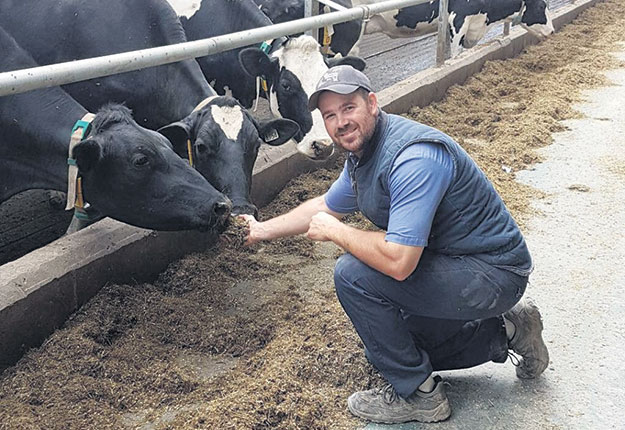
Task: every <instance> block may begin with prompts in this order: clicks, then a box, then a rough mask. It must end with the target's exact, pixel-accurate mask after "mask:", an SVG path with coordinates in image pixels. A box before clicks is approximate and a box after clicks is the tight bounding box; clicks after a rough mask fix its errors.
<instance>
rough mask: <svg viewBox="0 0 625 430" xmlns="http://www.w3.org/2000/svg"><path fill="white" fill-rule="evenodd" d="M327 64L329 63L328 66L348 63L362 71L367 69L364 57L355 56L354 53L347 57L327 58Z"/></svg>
mask: <svg viewBox="0 0 625 430" xmlns="http://www.w3.org/2000/svg"><path fill="white" fill-rule="evenodd" d="M326 64H327V65H328V67H334V66H340V65H341V64H346V65H348V66H352V67H353V68H354V69H356V70H360V71H361V72H362V71H363V70H365V67H367V63H366V62H365V60H364V59H362V58H360V57H355V56H353V55H348V56H347V57H334V58H326Z"/></svg>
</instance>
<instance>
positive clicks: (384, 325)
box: [245, 66, 549, 423]
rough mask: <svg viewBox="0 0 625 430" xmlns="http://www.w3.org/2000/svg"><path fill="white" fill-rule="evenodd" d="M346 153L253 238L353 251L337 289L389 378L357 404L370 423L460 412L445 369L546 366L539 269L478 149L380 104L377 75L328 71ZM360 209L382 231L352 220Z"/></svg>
mask: <svg viewBox="0 0 625 430" xmlns="http://www.w3.org/2000/svg"><path fill="white" fill-rule="evenodd" d="M309 108H310V110H314V109H317V108H318V109H319V110H320V111H321V115H322V117H323V120H324V122H325V127H326V129H327V131H328V133H329V135H330V137H331V138H332V140H333V141H334V143H335V144H336V145H338V146H340V147H341V148H343V149H344V150H346V151H347V152H348V157H347V161H346V163H345V167H344V169H343V172H342V173H341V175H340V177H339V178H338V180H337V181H336V182H334V184H332V186H331V187H330V189H329V190H328V191H327V192H326V193H325V194H324V195H322V196H319V197H316V198H313V199H311V200H308V201H306V202H304V203H303V204H301V205H300V206H298V207H297V208H295V209H293V210H292V211H290V212H288V213H286V214H284V215H280V216H278V217H276V218H273V219H270V220H267V221H265V222H257V221H256V220H255V219H254V218H253V217H251V216H245V219H247V221H248V222H249V235H248V238H247V243H248V244H251V243H255V242H258V241H262V240H270V239H275V238H278V237H283V236H289V235H295V234H301V233H306V234H307V236H308V237H309V238H310V239H312V240H317V241H328V240H330V241H332V242H334V243H336V244H337V245H338V246H340V247H341V248H343V249H344V250H345V251H346V254H344V255H343V256H341V257H340V258H339V259H338V261H337V263H336V268H335V271H334V282H335V286H336V293H337V296H338V298H339V300H340V302H341V305H342V306H343V308H344V310H345V312H346V313H347V315H348V316H349V318H350V319H351V321H352V323H353V325H354V327H355V329H356V331H357V332H358V335H359V336H360V338H361V339H362V342H363V343H364V345H365V354H366V355H367V358H368V359H369V361H370V362H371V363H372V364H373V365H374V366H375V367H376V368H377V369H378V370H379V371H380V373H381V374H382V375H383V376H384V377H385V378H386V380H387V381H388V382H389V384H388V385H387V386H385V387H382V388H379V389H374V390H368V391H361V392H357V393H354V394H352V395H351V396H350V397H349V399H348V407H349V410H350V411H351V412H352V413H353V414H355V415H357V416H359V417H361V418H364V419H367V420H370V421H375V422H384V423H401V422H406V421H420V422H436V421H442V420H445V419H446V418H448V417H449V416H450V414H451V409H450V406H449V402H448V399H447V396H446V394H445V390H444V386H443V384H442V381H441V378H440V377H439V376H434V375H433V372H435V371H439V370H450V369H463V368H468V367H472V366H476V365H479V364H481V363H486V362H489V361H494V362H498V363H502V362H504V361H506V359H507V357H508V354H509V350H512V351H513V352H515V353H517V354H519V355H520V356H521V360H520V363H519V365H518V367H517V369H516V373H517V376H518V377H520V378H535V377H537V376H538V375H540V374H541V373H542V372H543V371H544V370H545V368H546V367H547V365H548V363H549V354H548V351H547V347H546V346H545V343H544V342H543V339H542V334H541V333H542V328H543V327H542V320H541V315H540V313H539V311H538V308H537V307H536V306H535V305H534V304H533V303H532V302H531V301H530V300H528V299H525V298H522V296H523V293H524V292H525V287H526V285H527V281H528V276H529V274H530V272H531V270H532V261H531V257H530V254H529V252H528V249H527V246H526V244H525V240H524V239H523V236H522V235H521V232H520V231H519V228H518V226H517V224H516V223H515V221H514V220H513V218H512V217H511V215H510V213H509V212H508V210H507V209H506V207H505V206H504V203H503V201H502V200H501V198H500V196H499V195H498V194H497V192H496V191H495V189H494V188H493V186H492V184H491V183H490V182H489V181H488V179H487V178H486V176H485V175H484V173H483V172H482V171H481V170H480V169H479V168H478V166H477V165H476V163H475V162H474V161H473V160H472V159H471V158H470V157H469V155H468V154H467V153H466V152H465V151H464V150H463V149H462V148H461V147H460V146H459V145H458V144H457V143H456V142H455V141H454V140H453V139H451V138H450V137H449V136H447V135H445V134H444V133H442V132H440V131H438V130H436V129H434V128H431V127H428V126H426V125H423V124H420V123H418V122H415V121H411V120H409V119H406V118H403V117H400V116H396V115H390V114H386V113H385V112H383V111H382V110H380V109H379V107H378V102H377V97H376V95H375V93H374V92H373V91H372V89H371V83H370V82H369V79H368V78H367V77H366V76H365V75H364V74H363V73H361V72H359V71H357V70H355V69H353V68H352V67H350V66H337V67H333V68H331V69H329V70H328V71H327V72H326V73H325V75H324V76H323V77H322V78H321V80H320V81H319V83H318V85H317V89H316V92H315V93H313V94H312V96H311V97H310V100H309ZM355 211H360V212H361V213H362V214H363V215H364V216H365V217H367V218H368V219H369V220H370V221H371V222H373V223H374V224H375V225H376V226H378V227H379V228H380V229H381V231H375V232H372V231H363V230H359V229H356V228H353V227H350V226H348V225H346V224H343V223H342V222H341V221H340V219H341V217H342V216H343V215H345V214H348V213H352V212H355Z"/></svg>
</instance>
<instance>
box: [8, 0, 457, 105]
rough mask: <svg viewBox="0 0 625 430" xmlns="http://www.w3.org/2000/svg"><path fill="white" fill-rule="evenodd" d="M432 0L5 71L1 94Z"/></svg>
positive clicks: (396, 0) (399, 1) (406, 0)
mask: <svg viewBox="0 0 625 430" xmlns="http://www.w3.org/2000/svg"><path fill="white" fill-rule="evenodd" d="M429 1H430V0H389V1H384V2H381V3H378V4H375V5H370V6H357V7H355V8H351V9H347V10H344V11H338V12H331V13H328V14H323V15H317V16H313V17H309V18H303V19H298V20H295V21H290V22H285V23H281V24H275V25H271V26H267V27H261V28H256V29H253V30H246V31H240V32H236V33H231V34H226V35H223V36H218V37H213V38H210V39H202V40H195V41H191V42H185V43H180V44H175V45H167V46H159V47H156V48H150V49H142V50H138V51H130V52H123V53H120V54H113V55H106V56H103V57H95V58H87V59H83V60H76V61H71V62H66V63H59V64H51V65H47V66H40V67H33V68H30V69H23V70H17V71H12V72H4V73H0V96H5V95H11V94H18V93H23V92H26V91H31V90H35V89H39V88H46V87H52V86H57V85H64V84H69V83H72V82H78V81H83V80H86V79H93V78H98V77H102V76H107V75H113V74H117V73H123V72H130V71H134V70H139V69H142V68H145V67H153V66H159V65H162V64H169V63H175V62H177V61H181V60H187V59H191V58H196V57H203V56H205V55H210V54H215V53H218V52H223V51H227V50H230V49H235V48H240V47H243V46H247V45H251V44H254V43H261V42H263V41H265V40H269V39H275V38H277V37H281V36H284V35H288V34H293V33H301V32H304V31H305V30H308V29H311V28H312V29H316V28H321V27H324V26H327V25H330V24H339V23H342V22H347V21H352V20H355V19H364V20H367V19H369V17H370V16H372V15H374V14H376V13H380V12H385V11H387V10H393V9H398V8H402V7H407V6H413V5H417V4H423V3H428V2H429ZM443 1H444V2H445V3H446V2H447V0H443Z"/></svg>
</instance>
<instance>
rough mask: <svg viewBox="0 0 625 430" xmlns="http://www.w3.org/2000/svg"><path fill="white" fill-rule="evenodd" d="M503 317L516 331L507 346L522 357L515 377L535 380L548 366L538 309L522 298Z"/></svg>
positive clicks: (547, 354) (547, 352)
mask: <svg viewBox="0 0 625 430" xmlns="http://www.w3.org/2000/svg"><path fill="white" fill-rule="evenodd" d="M503 317H504V318H505V319H507V320H508V321H510V322H511V323H512V324H514V327H515V329H516V330H515V332H514V336H513V337H512V339H510V340H509V341H508V346H509V347H510V349H512V351H514V352H516V353H517V354H519V355H521V357H523V358H522V359H521V361H520V363H519V365H518V366H517V368H516V375H517V376H518V377H519V378H522V379H531V378H536V377H537V376H538V375H540V374H541V373H543V372H544V371H545V369H546V368H547V366H548V365H549V351H548V350H547V345H545V342H544V341H543V337H542V334H541V333H542V331H543V321H542V318H541V316H540V312H539V311H538V307H537V306H536V305H535V304H534V302H533V301H532V300H531V299H529V298H525V297H524V298H522V299H521V301H520V302H519V303H517V304H516V305H514V307H513V308H512V309H510V310H509V311H508V312H506V313H505V314H503Z"/></svg>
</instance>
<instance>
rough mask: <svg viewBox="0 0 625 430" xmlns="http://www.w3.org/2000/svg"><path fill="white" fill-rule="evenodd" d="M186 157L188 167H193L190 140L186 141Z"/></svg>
mask: <svg viewBox="0 0 625 430" xmlns="http://www.w3.org/2000/svg"><path fill="white" fill-rule="evenodd" d="M187 155H188V156H189V165H190V166H191V167H193V148H192V147H191V139H187Z"/></svg>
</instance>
